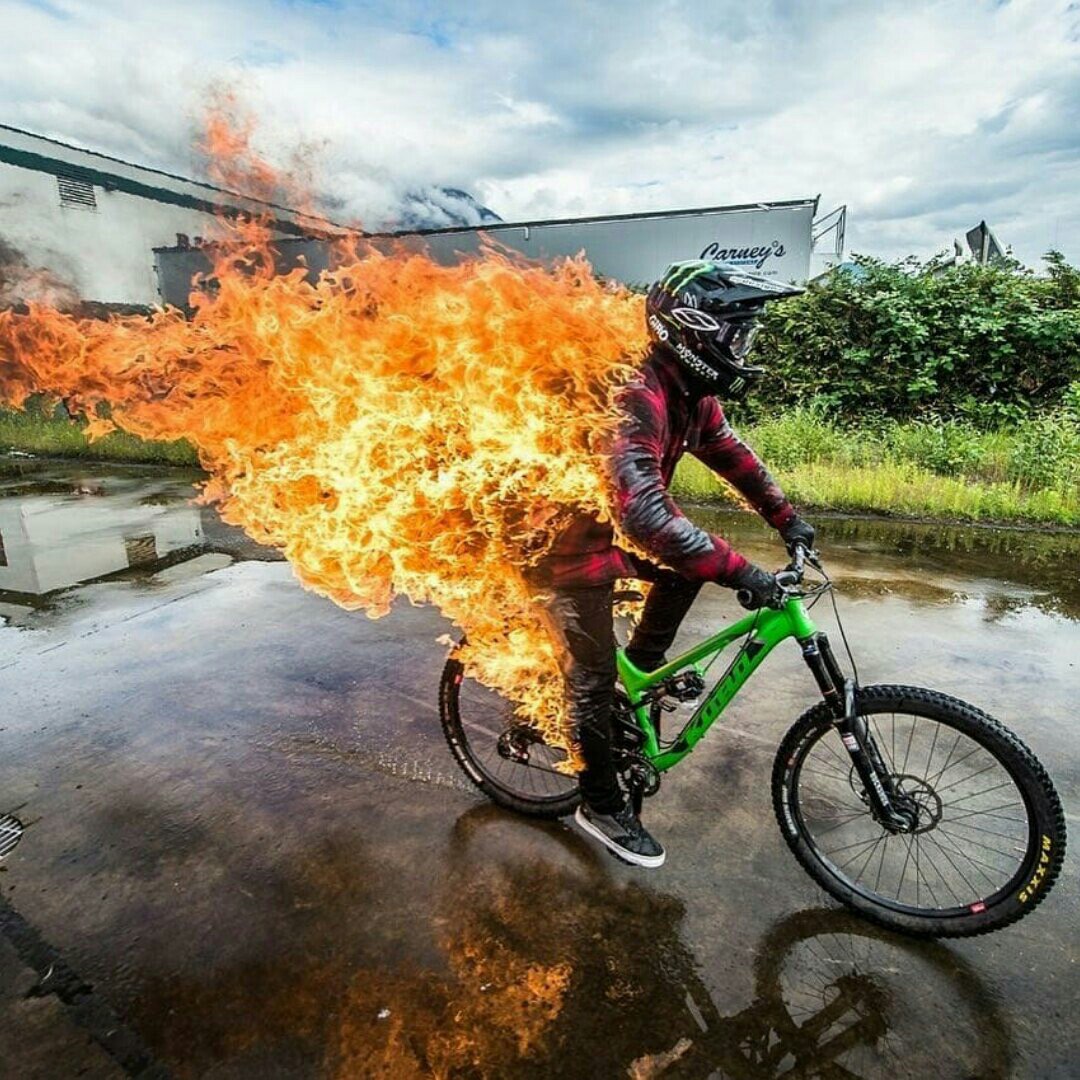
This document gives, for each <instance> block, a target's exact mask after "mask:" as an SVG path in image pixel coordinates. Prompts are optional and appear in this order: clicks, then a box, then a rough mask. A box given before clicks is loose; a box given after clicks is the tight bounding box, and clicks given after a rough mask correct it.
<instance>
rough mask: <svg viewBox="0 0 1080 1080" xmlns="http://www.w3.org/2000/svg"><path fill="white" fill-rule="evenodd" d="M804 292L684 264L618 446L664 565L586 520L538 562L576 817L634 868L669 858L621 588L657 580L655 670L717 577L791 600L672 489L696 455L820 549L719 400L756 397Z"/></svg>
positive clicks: (761, 596)
mask: <svg viewBox="0 0 1080 1080" xmlns="http://www.w3.org/2000/svg"><path fill="white" fill-rule="evenodd" d="M800 292H802V290H801V289H797V288H794V287H792V286H788V285H783V284H780V283H778V282H774V281H770V280H768V279H767V278H763V277H761V276H759V275H757V274H753V273H748V272H746V271H743V270H741V269H739V268H737V267H733V266H730V265H727V264H724V263H717V262H709V261H691V262H680V263H674V264H673V265H672V266H670V267H669V268H668V269H667V271H666V272H665V274H664V276H663V277H662V278H661V279H660V280H659V281H658V282H657V283H656V284H655V285H654V286H653V287H652V289H651V291H650V292H649V294H648V297H647V299H646V305H645V314H646V320H647V322H648V328H649V336H650V338H651V346H650V349H649V352H648V354H647V355H646V358H645V361H644V364H643V366H642V369H641V372H640V375H639V377H638V378H637V379H636V380H635V381H634V382H633V383H631V384H630V385H629V386H628V387H627V388H626V389H625V390H624V391H623V393H622V396H621V398H620V401H621V405H622V408H623V410H624V411H625V416H626V419H625V423H624V424H623V426H622V428H621V430H620V433H619V435H618V436H617V438H616V439H615V441H614V445H613V446H612V448H611V458H610V466H611V475H612V478H613V482H614V487H615V500H614V505H615V512H616V514H617V516H618V518H619V526H620V527H621V529H622V531H623V532H624V533H625V534H626V535H627V536H628V537H629V538H630V539H631V540H632V541H633V542H634V544H635V545H636V546H637V547H639V548H640V549H641V550H643V551H644V552H646V553H647V554H648V555H649V556H650V557H651V558H653V559H655V560H656V561H657V562H658V563H662V564H663V567H664V568H661V567H660V566H657V565H655V564H653V563H650V562H647V561H646V560H645V559H642V558H640V557H638V556H637V555H634V554H631V553H630V552H627V551H624V550H622V549H620V548H618V547H616V546H615V545H614V534H613V529H612V526H611V524H610V523H605V522H600V521H598V520H597V519H596V518H594V517H589V516H584V515H583V516H581V517H579V518H577V519H575V520H574V521H573V522H572V523H571V524H570V525H569V526H568V527H567V528H566V529H565V530H564V531H563V532H562V533H561V534H560V536H559V537H558V538H557V540H556V542H555V544H554V546H553V547H552V549H551V551H550V552H549V553H548V555H546V556H545V558H544V560H543V561H542V563H541V564H540V566H539V567H538V574H539V580H540V582H541V583H542V584H543V585H544V586H546V588H547V589H548V590H549V591H550V593H551V599H550V602H549V606H548V611H549V613H550V616H551V623H552V627H553V631H554V633H555V635H556V638H557V640H558V641H559V644H560V645H561V655H562V664H563V669H564V673H565V676H566V681H567V690H568V694H569V699H570V700H569V706H570V715H571V719H572V721H573V723H574V727H575V732H576V735H577V738H578V740H579V742H580V745H581V752H582V756H583V758H584V761H585V768H584V770H583V771H582V773H581V777H580V784H581V793H582V799H583V801H582V804H581V806H580V807H579V808H578V810H577V813H576V815H575V820H576V821H577V823H578V825H579V826H580V827H581V828H582V829H583V830H584V831H585V832H586V833H588V834H589V835H591V836H592V837H594V838H595V839H597V840H599V841H600V842H601V843H603V844H605V845H606V846H607V847H608V848H610V849H611V850H613V851H614V852H615V853H616V854H617V855H618V856H620V857H621V858H623V859H624V860H626V861H627V862H631V863H634V864H636V865H639V866H646V867H659V866H661V865H662V864H663V861H664V849H663V848H662V847H661V845H660V844H659V843H658V842H657V841H656V840H655V839H654V838H653V837H652V836H651V835H650V834H649V832H648V831H647V830H646V829H645V827H644V826H643V825H642V824H641V821H640V820H639V818H638V816H637V814H636V813H635V812H634V809H633V807H632V806H631V805H630V803H629V801H628V800H627V799H626V796H625V795H624V793H623V791H622V789H621V787H620V785H619V781H618V776H617V773H616V770H615V766H614V760H613V756H612V747H611V741H612V711H613V706H614V698H615V682H616V666H615V648H616V643H615V636H614V628H613V620H612V605H613V592H614V588H613V586H614V582H615V580H616V579H618V578H637V579H640V580H645V581H650V582H651V583H652V588H651V589H650V592H649V596H648V600H647V601H646V604H645V610H644V613H643V615H642V619H641V622H640V624H639V625H638V627H637V629H636V630H635V632H634V635H633V637H632V640H631V641H630V644H629V647H628V649H627V657H628V659H629V660H630V661H631V662H632V663H633V664H635V665H636V666H637V667H639V668H641V669H643V670H646V671H651V670H654V669H655V668H657V667H659V666H660V665H661V664H662V663H663V662H664V654H665V652H666V650H667V649H668V648H669V647H670V645H671V643H672V641H673V640H674V638H675V634H676V631H677V630H678V628H679V623H680V622H681V621H682V619H683V617H684V616H685V615H686V613H687V611H689V609H690V606H691V604H692V603H693V602H694V598H695V597H696V596H697V593H698V590H699V589H700V588H701V586H702V585H703V584H704V583H705V582H707V581H714V582H717V583H718V584H721V585H727V586H729V587H731V588H733V589H744V590H747V591H748V592H749V594H750V595H751V596H752V598H753V600H752V603H753V606H754V607H762V606H764V605H767V604H769V603H770V602H772V601H773V599H774V597H775V596H776V594H777V584H776V578H775V576H774V575H773V574H771V573H769V572H768V571H766V570H763V569H761V568H760V567H757V566H754V565H753V564H752V563H750V562H748V561H747V560H746V559H745V558H744V557H743V556H742V555H740V554H739V553H738V552H737V551H735V550H734V548H732V547H731V545H730V544H728V543H727V542H726V541H725V540H723V539H722V538H721V537H719V536H712V535H710V534H709V533H707V532H706V531H705V530H704V529H700V528H698V526H696V525H694V524H693V522H691V521H690V520H688V519H687V518H686V517H685V516H684V515H683V513H682V512H681V511H680V510H679V508H678V507H677V506H676V505H675V503H674V502H673V501H672V498H671V496H670V494H669V493H668V484H669V483H670V481H671V476H672V473H673V472H674V471H675V465H676V463H677V462H678V460H679V458H680V457H682V455H683V453H684V452H689V453H691V454H693V455H694V456H695V457H697V458H699V459H700V460H701V461H702V462H704V463H705V464H706V465H707V466H709V467H710V468H711V469H712V470H713V471H714V472H716V473H718V474H719V475H720V476H722V477H723V478H724V479H725V480H727V481H728V482H729V483H730V484H731V485H732V486H733V487H735V488H736V490H738V491H739V492H740V494H741V495H742V496H743V497H744V498H745V499H746V500H747V501H748V502H749V503H750V504H751V505H752V506H753V507H754V508H755V509H756V510H757V512H758V513H759V514H761V516H762V517H763V518H764V519H765V520H766V521H767V522H769V524H770V525H772V526H774V527H775V528H776V529H777V530H778V531H779V533H780V535H781V536H782V537H783V539H784V541H785V543H786V544H787V545H788V547H789V549H790V548H791V547H792V546H793V545H794V544H795V543H796V542H800V543H803V544H806V545H807V546H812V545H813V541H814V530H813V528H812V527H811V526H810V525H809V524H808V523H807V522H805V521H803V520H802V518H800V517H799V516H798V515H797V514H796V513H795V510H794V509H793V508H792V506H791V503H790V502H788V500H787V499H786V498H785V497H784V494H783V492H782V491H781V490H780V488H779V486H778V485H777V484H776V482H775V481H774V480H773V478H772V477H771V476H770V475H769V473H768V471H767V470H766V469H765V467H764V465H762V463H761V461H760V460H759V459H758V457H757V455H756V454H755V453H754V452H753V451H752V450H751V449H750V448H749V447H748V446H747V445H746V444H745V443H743V442H742V441H741V440H740V439H739V437H738V436H737V435H736V434H735V433H734V431H732V429H731V427H730V425H729V424H728V422H727V420H726V419H725V417H724V412H723V409H722V408H721V406H720V403H719V401H717V397H716V395H720V396H722V397H724V398H725V399H726V400H729V401H730V400H737V399H739V398H741V397H743V396H744V395H745V393H746V391H747V390H748V389H749V388H750V386H751V385H752V384H753V383H754V382H755V381H757V380H758V379H759V378H760V377H761V375H762V374H763V369H762V368H760V367H751V366H750V365H748V364H747V363H746V357H747V354H748V352H749V350H750V346H751V344H752V342H753V339H754V334H755V332H756V329H757V320H758V318H759V317H760V316H761V314H762V312H763V311H764V308H765V304H766V303H767V302H768V301H769V300H777V299H781V298H783V297H786V296H793V295H796V294H797V293H800Z"/></svg>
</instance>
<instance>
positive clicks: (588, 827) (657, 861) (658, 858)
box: [574, 806, 667, 870]
mask: <svg viewBox="0 0 1080 1080" xmlns="http://www.w3.org/2000/svg"><path fill="white" fill-rule="evenodd" d="M574 821H575V822H576V823H577V826H578V828H579V829H581V831H582V832H585V833H588V834H589V836H591V837H592V838H593V839H594V840H599V841H600V843H601V844H603V845H604V847H606V848H607V849H608V850H609V851H612V852H614V853H615V855H616V856H617V857H618V858H620V859H622V861H623V862H627V863H631V864H632V865H633V866H643V867H645V868H646V869H649V870H657V869H659V868H660V867H661V866H663V865H664V859H665V858H667V852H666V851H662V852H660V854H659V855H638V854H637V852H634V851H627V850H626V848H623V847H619V845H618V844H616V843H615V841H614V840H612V839H611V837H610V836H608V835H607V834H606V833H604V832H602V831H601V830H600V829H598V828H597V827H596V826H595V825H594V824H593V823H592V822H591V821H589V819H588V818H587V817H586V816H585V815H584V814H583V813H582V812H581V807H580V806H579V807H578V808H577V809H576V810H575V811H574Z"/></svg>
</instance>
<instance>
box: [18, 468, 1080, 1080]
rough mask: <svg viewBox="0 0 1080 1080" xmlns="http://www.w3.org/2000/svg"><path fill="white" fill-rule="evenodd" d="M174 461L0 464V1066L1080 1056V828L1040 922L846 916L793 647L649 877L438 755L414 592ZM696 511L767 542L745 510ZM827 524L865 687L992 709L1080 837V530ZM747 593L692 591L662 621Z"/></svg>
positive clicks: (677, 785) (1026, 1072) (428, 666)
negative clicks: (309, 582)
mask: <svg viewBox="0 0 1080 1080" xmlns="http://www.w3.org/2000/svg"><path fill="white" fill-rule="evenodd" d="M0 460H2V459H0ZM190 481H191V477H190V476H188V475H186V474H183V473H178V472H164V471H153V470H145V469H121V468H106V467H97V466H92V465H55V464H42V463H35V462H30V461H25V460H22V461H20V460H14V459H13V460H8V461H6V462H2V463H0V538H2V547H0V552H2V554H0V816H2V815H3V814H5V813H12V814H14V815H16V816H17V818H18V819H19V820H20V821H22V822H23V824H24V825H25V832H24V834H23V836H22V839H21V841H20V842H19V844H18V846H17V847H16V848H15V849H14V850H13V851H12V852H11V853H10V854H9V855H7V856H6V857H5V858H3V859H0V1077H3V1078H5V1080H6V1078H8V1077H11V1078H19V1080H22V1078H24V1077H46V1078H50V1080H51V1078H52V1077H67V1076H76V1075H81V1076H88V1077H98V1076H102V1077H105V1076H123V1075H144V1076H161V1075H173V1076H177V1077H215V1078H216V1077H259V1078H260V1080H265V1078H269V1077H341V1078H344V1077H369V1076H371V1077H375V1076H385V1077H393V1078H399V1077H401V1078H411V1077H426V1076H440V1077H554V1076H557V1077H599V1078H606V1077H625V1076H632V1077H653V1076H662V1077H708V1076H719V1077H734V1078H742V1077H748V1078H758V1077H781V1076H792V1077H794V1076H798V1077H817V1076H821V1077H850V1076H858V1077H879V1076H880V1077H886V1076H888V1077H927V1076H934V1077H941V1078H950V1077H980V1078H982V1077H1040V1078H1041V1077H1074V1076H1076V1075H1078V1073H1080V1030H1078V1025H1077V1023H1076V1020H1075V1001H1076V1000H1077V998H1078V996H1080V969H1078V960H1080V944H1078V938H1077V926H1078V921H1080V920H1078V916H1080V889H1078V887H1077V882H1076V873H1075V860H1074V859H1073V857H1072V856H1070V857H1069V859H1068V861H1067V863H1066V867H1065V871H1064V873H1063V875H1062V878H1061V880H1060V881H1059V883H1058V885H1057V886H1056V888H1055V889H1054V891H1053V892H1052V893H1051V894H1050V896H1049V897H1048V898H1047V899H1046V901H1045V902H1044V903H1043V904H1042V906H1041V907H1040V908H1039V909H1038V910H1037V911H1036V912H1034V913H1033V914H1032V915H1031V916H1030V917H1029V918H1028V919H1025V920H1024V921H1023V922H1021V923H1019V924H1017V925H1015V926H1013V927H1011V928H1009V929H1007V930H1004V931H1002V932H1000V933H997V934H994V935H991V936H988V937H984V938H978V939H973V940H970V941H961V942H952V943H949V944H936V943H931V942H915V941H911V940H907V939H904V938H900V937H897V936H894V935H891V934H889V933H886V932H884V931H879V930H877V929H875V928H874V927H872V926H870V925H868V924H866V923H864V922H862V921H860V920H859V919H857V918H855V917H854V916H851V915H848V914H847V913H846V912H844V911H843V910H841V909H839V908H837V907H836V906H834V905H833V904H831V902H829V901H827V899H826V898H825V896H824V895H823V894H822V893H821V892H820V891H819V890H818V889H817V887H816V886H815V885H814V883H813V882H812V881H811V880H810V879H809V878H808V877H806V875H805V874H804V873H803V871H802V870H801V869H800V868H799V867H798V865H797V864H796V863H795V861H794V860H793V859H792V858H791V857H790V855H789V854H788V851H787V848H786V847H785V845H784V843H783V841H782V838H781V836H780V834H779V831H778V830H777V827H776V825H775V822H774V820H773V816H772V811H771V808H770V801H769V770H770V767H771V762H772V757H773V754H774V752H775V749H776V746H777V745H778V743H779V740H780V738H781V737H782V735H783V733H784V731H785V730H786V729H787V727H788V726H789V725H790V723H791V722H792V720H793V719H794V718H795V716H796V715H797V714H798V713H799V712H800V711H801V710H802V709H803V708H805V707H806V706H808V705H810V704H812V703H813V701H814V698H815V691H814V687H813V684H812V682H811V680H810V678H809V675H808V674H807V672H806V670H805V668H804V667H803V665H802V661H801V659H800V657H799V655H798V652H797V650H795V649H794V648H791V649H786V650H785V649H781V650H778V652H777V654H776V655H774V656H773V657H771V658H770V659H769V661H768V663H767V665H766V666H765V668H764V669H763V670H762V672H761V673H760V674H759V676H758V677H757V678H756V679H755V680H754V681H753V682H752V683H751V684H750V685H749V686H748V687H747V689H746V690H745V691H744V693H743V695H741V696H740V697H739V698H737V699H736V700H735V702H734V703H733V704H732V706H731V707H730V709H729V711H728V713H727V714H725V718H724V719H723V720H722V721H721V723H720V724H718V725H717V726H716V727H714V728H713V729H712V731H710V733H709V735H708V736H707V737H706V739H705V740H704V742H703V743H702V744H701V745H700V746H699V747H698V748H697V749H696V750H695V752H694V754H693V755H692V757H691V758H690V759H689V761H688V762H687V763H686V765H685V766H683V767H681V768H680V769H679V770H676V772H675V773H674V774H672V776H670V777H669V778H668V779H667V780H665V783H664V786H663V788H662V790H661V792H660V794H659V795H658V796H657V797H656V798H655V799H653V800H651V801H650V802H648V803H647V804H646V818H647V821H648V823H649V825H650V827H651V828H652V829H653V830H654V831H655V832H656V833H657V835H659V836H660V837H661V838H662V839H663V840H664V842H665V844H666V846H667V849H668V862H667V865H666V866H665V867H664V868H663V870H661V871H659V872H652V873H650V872H645V871H636V870H633V869H631V868H628V867H625V866H622V865H621V864H619V863H617V862H615V861H614V860H613V859H611V858H609V857H608V856H606V855H605V854H602V853H600V852H598V851H597V850H596V849H595V848H594V847H592V846H591V845H590V844H589V843H588V842H587V841H585V840H584V839H583V838H581V837H580V835H579V834H578V833H577V832H575V831H574V830H573V829H572V828H570V827H568V826H565V825H562V824H536V823H532V822H529V821H525V820H522V819H519V818H516V817H514V816H512V815H509V814H506V813H503V812H501V811H499V810H497V809H496V808H494V807H492V806H490V805H489V804H487V803H486V802H485V801H484V800H483V799H482V798H481V797H479V796H478V794H477V793H476V792H475V791H474V789H472V788H471V787H470V786H469V784H468V782H467V781H466V779H465V777H464V775H463V774H461V773H460V772H458V771H457V769H456V767H455V765H454V764H453V762H452V760H451V759H450V757H449V754H448V752H447V750H446V747H445V744H444V743H443V740H442V735H441V732H440V729H439V726H438V716H437V708H436V692H437V683H438V677H439V672H440V670H441V667H442V664H443V662H444V660H445V654H446V649H445V646H443V645H440V644H439V643H438V642H437V639H438V638H439V637H440V635H443V634H445V633H446V632H447V631H448V630H449V629H452V628H450V627H448V626H447V624H446V623H445V622H444V621H443V620H442V619H441V618H440V617H439V615H438V614H437V613H436V612H434V611H432V610H430V609H423V608H413V607H410V606H409V605H407V604H399V605H398V606H397V607H396V608H395V610H394V612H393V613H392V614H391V615H390V616H389V617H387V618H386V619H383V620H379V621H376V622H372V621H369V620H368V619H366V618H365V617H364V616H363V615H357V614H349V613H346V612H344V611H341V610H340V609H338V608H336V607H334V606H333V605H332V604H330V603H329V602H327V601H325V600H321V599H319V598H318V597H315V596H313V595H311V594H309V593H306V592H304V591H303V590H302V589H301V588H300V587H299V586H298V585H297V583H296V582H295V580H294V579H293V577H292V574H291V572H290V570H289V568H288V566H287V565H285V564H284V563H282V562H280V561H275V560H274V558H273V555H272V553H267V552H265V551H262V550H260V549H257V548H255V547H254V545H252V544H250V543H249V542H248V541H246V540H245V539H244V538H243V537H240V536H238V535H237V534H236V533H235V532H234V531H232V530H230V529H228V528H226V527H224V526H222V525H221V524H220V522H218V521H217V520H216V518H215V517H214V515H213V514H212V512H210V511H208V510H205V509H198V508H194V507H192V506H191V505H189V502H188V500H189V498H190V495H191V486H190ZM698 516H700V517H704V518H709V517H711V518H712V524H713V525H714V526H715V527H716V528H718V529H720V530H722V531H724V532H725V533H726V534H727V535H729V536H731V537H732V538H733V539H734V540H735V541H736V542H737V543H738V544H739V546H740V547H741V548H742V549H743V550H745V551H746V552H747V554H748V555H750V557H752V558H754V559H756V560H758V561H761V562H763V563H765V564H766V565H771V564H778V563H779V562H781V561H782V553H781V551H780V549H779V547H778V546H777V545H776V543H775V541H773V540H772V539H771V537H770V534H769V533H768V531H767V530H766V529H764V528H763V527H761V526H759V524H758V523H757V522H756V520H755V519H753V518H752V517H750V516H747V515H738V514H733V513H721V514H715V513H712V514H710V512H708V511H700V512H699V515H698ZM820 524H821V546H822V550H823V553H824V554H825V556H826V559H827V565H828V567H829V569H830V571H831V572H832V574H833V576H834V578H835V579H836V581H837V583H838V590H839V602H840V605H841V612H842V614H843V616H844V620H845V625H846V627H847V632H848V637H849V639H850V641H851V644H852V647H853V649H854V650H855V652H856V658H857V660H858V662H859V667H860V674H861V677H862V680H863V682H864V683H869V682H904V683H914V684H921V685H928V686H933V687H936V688H939V689H943V690H946V691H948V692H950V693H953V694H956V695H958V696H960V697H963V698H966V699H968V700H970V701H972V702H974V703H975V704H977V705H980V706H982V707H983V708H985V709H987V710H988V711H990V712H992V713H994V714H995V715H997V716H998V717H999V718H1000V719H1002V720H1003V721H1005V722H1006V723H1007V724H1008V725H1009V726H1010V727H1012V728H1013V729H1014V730H1015V731H1017V732H1018V733H1019V734H1020V735H1021V737H1022V738H1024V739H1025V741H1027V742H1028V744H1029V745H1030V746H1031V747H1032V748H1033V749H1034V750H1035V751H1036V753H1037V754H1038V755H1039V757H1040V758H1041V759H1042V761H1043V762H1044V764H1045V765H1046V766H1047V768H1048V769H1049V770H1050V772H1051V774H1052V776H1053V778H1054V781H1055V783H1056V785H1057V787H1058V790H1059V792H1060V794H1061V795H1062V798H1063V800H1064V802H1065V804H1066V809H1067V814H1068V820H1069V824H1070V826H1071V828H1072V829H1073V830H1074V831H1075V829H1076V826H1077V810H1078V808H1080V740H1078V738H1077V734H1076V730H1075V728H1076V724H1077V717H1076V708H1077V705H1076V703H1077V699H1078V697H1080V537H1078V536H1077V535H1075V534H1071V535H1069V534H1053V533H1047V532H1039V531H1032V532H1019V531H1009V530H988V529H974V528H945V527H934V526H925V525H910V524H901V523H890V522H880V521H868V520H861V521H860V520H853V519H843V518H824V519H821V521H820ZM817 613H822V609H821V608H819V609H818V612H817ZM735 614H736V608H735V607H734V604H733V602H732V598H731V596H730V594H728V593H727V592H725V591H723V590H720V589H713V588H711V587H710V588H707V589H706V590H705V591H704V592H703V594H702V596H701V598H700V599H699V602H698V604H697V605H696V606H695V608H694V610H693V611H692V612H691V614H690V616H689V618H688V619H687V622H686V624H685V626H684V638H685V640H687V641H689V640H691V639H693V638H695V637H697V636H700V635H703V634H704V633H706V632H707V631H708V630H709V629H710V628H712V627H714V626H715V625H716V623H717V622H718V621H729V620H730V619H731V618H733V617H734V616H735ZM820 621H821V623H822V625H823V626H824V627H825V628H826V629H830V630H831V629H832V628H833V619H832V616H831V615H830V614H829V613H827V612H825V613H822V617H821V620H820ZM835 636H836V635H835V634H834V637H835Z"/></svg>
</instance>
